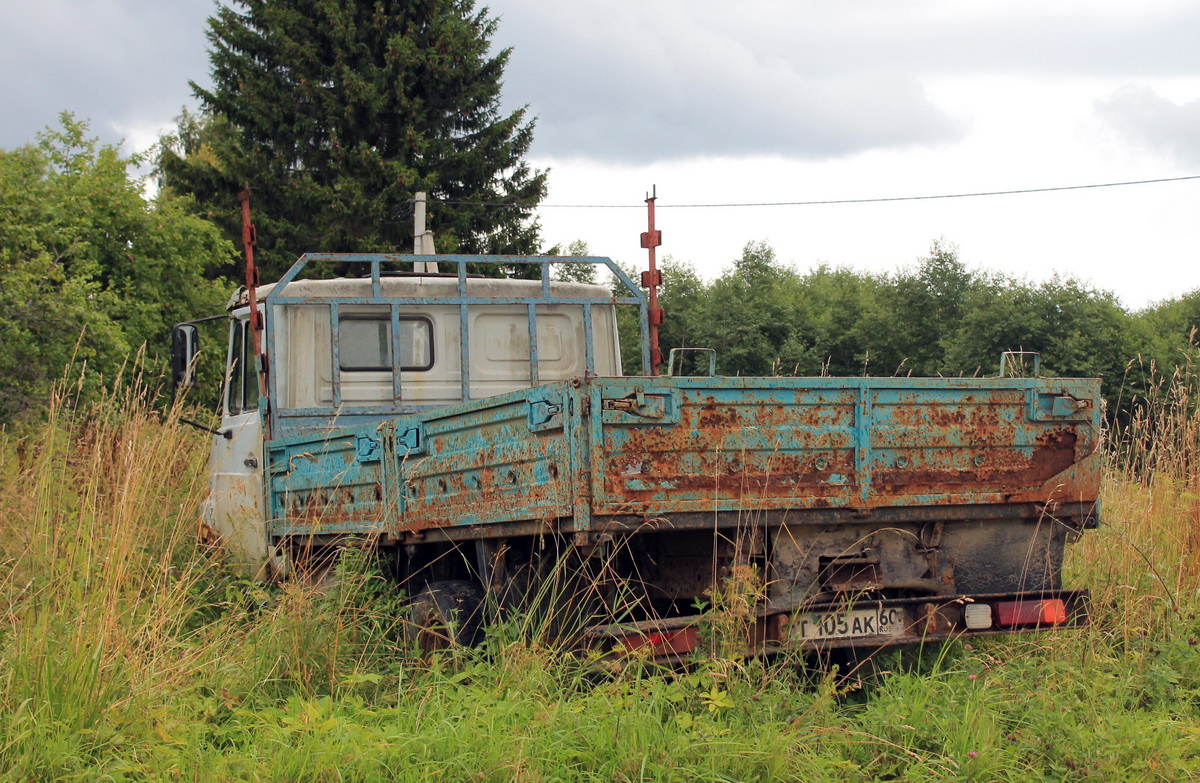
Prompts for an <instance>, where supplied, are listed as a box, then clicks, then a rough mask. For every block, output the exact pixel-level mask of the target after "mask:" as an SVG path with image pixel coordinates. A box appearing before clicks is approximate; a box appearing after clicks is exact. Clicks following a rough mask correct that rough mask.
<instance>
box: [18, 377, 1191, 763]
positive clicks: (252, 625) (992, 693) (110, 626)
mask: <svg viewBox="0 0 1200 783" xmlns="http://www.w3.org/2000/svg"><path fill="white" fill-rule="evenodd" d="M1176 382H1177V383H1185V384H1186V383H1195V378H1194V376H1186V377H1185V376H1181V377H1180V378H1178V379H1177V381H1176ZM1161 388H1162V391H1163V392H1164V393H1165V394H1167V395H1168V396H1165V397H1163V398H1161V404H1162V405H1165V406H1166V407H1165V408H1159V409H1157V410H1158V411H1160V412H1158V413H1155V415H1150V414H1149V413H1147V414H1146V418H1145V419H1144V423H1143V424H1141V425H1139V426H1141V427H1142V429H1140V430H1136V431H1130V432H1127V433H1124V434H1123V436H1122V437H1124V438H1127V439H1128V440H1126V441H1124V443H1126V444H1128V443H1134V442H1136V443H1137V450H1136V453H1135V452H1133V451H1131V450H1130V449H1129V448H1128V447H1127V446H1122V445H1121V443H1122V442H1121V441H1119V440H1118V442H1117V445H1116V446H1114V448H1113V449H1112V452H1113V458H1112V461H1111V465H1110V467H1109V470H1108V478H1107V481H1106V485H1105V490H1104V503H1105V519H1106V524H1105V526H1103V527H1102V528H1101V529H1100V530H1098V531H1091V532H1089V533H1087V534H1086V535H1085V536H1084V538H1083V540H1082V541H1081V542H1080V543H1079V544H1078V545H1076V546H1075V547H1073V548H1072V550H1071V556H1070V561H1069V565H1068V571H1069V573H1068V576H1067V582H1068V583H1069V584H1071V585H1087V586H1090V587H1091V588H1092V590H1093V594H1094V596H1095V606H1094V609H1095V617H1094V622H1093V624H1092V626H1091V627H1090V628H1087V629H1085V630H1082V631H1072V632H1065V631H1064V632H1061V633H1044V634H1037V635H1028V636H1017V637H1010V638H1004V639H994V640H986V641H979V642H975V643H972V644H963V643H951V644H948V645H942V646H939V647H936V648H932V649H928V650H910V651H906V652H904V653H888V654H885V655H882V656H880V657H879V658H877V659H876V661H875V664H874V674H873V675H872V676H871V677H864V678H861V679H860V678H846V677H845V676H844V675H845V672H844V671H841V672H836V673H835V672H826V671H821V670H814V669H812V668H809V667H808V666H806V663H805V661H804V660H802V659H801V658H800V657H799V656H791V657H784V658H780V659H775V660H771V661H759V660H745V659H743V658H741V657H740V656H739V655H737V650H736V648H737V645H736V644H733V643H731V642H728V641H727V642H724V643H722V642H721V641H720V640H721V639H722V638H727V639H732V638H737V637H739V636H740V634H741V633H742V630H741V629H742V628H743V625H744V623H745V621H746V615H747V611H748V606H747V604H746V603H745V600H743V599H745V597H746V595H748V591H746V590H737V589H732V588H735V587H736V585H734V586H731V592H730V593H729V594H728V595H725V594H722V593H719V594H718V595H716V596H714V597H713V603H714V604H715V605H717V606H718V607H719V608H718V609H715V610H714V615H713V618H712V623H711V629H710V633H712V634H713V636H712V638H713V639H714V640H716V641H715V643H712V644H709V645H707V646H706V648H705V649H706V653H705V656H704V657H701V658H699V659H698V660H696V661H694V662H693V663H692V664H691V665H689V666H688V667H686V668H683V669H676V670H674V671H670V672H667V671H661V670H658V669H656V668H654V667H653V666H652V665H650V663H649V662H645V661H640V660H638V659H637V657H636V656H633V658H632V659H631V660H630V664H629V666H628V667H627V668H625V669H624V670H623V671H621V672H605V671H604V670H603V669H602V668H600V667H598V666H596V665H595V664H596V662H595V661H594V660H591V659H589V658H588V657H586V656H582V657H576V656H572V655H569V654H567V653H565V652H563V651H561V650H556V649H554V648H552V647H550V646H547V645H544V644H539V643H537V642H536V641H530V636H531V634H529V633H528V629H527V628H521V627H519V626H520V622H521V618H519V617H518V618H516V619H515V620H514V624H515V625H516V626H518V627H517V628H516V629H515V630H514V629H513V628H512V627H503V626H502V627H500V628H498V629H495V630H493V631H492V632H491V633H490V635H489V637H488V638H487V639H486V640H485V642H484V644H483V646H482V647H481V648H480V649H478V650H462V649H455V650H448V651H443V652H440V653H437V654H434V655H432V656H418V655H415V654H413V653H411V652H409V651H408V650H406V649H405V640H404V634H403V632H402V629H401V627H400V625H399V623H400V621H401V620H402V618H403V610H402V609H401V606H400V602H401V597H400V596H399V594H398V593H397V592H396V590H395V589H394V586H393V585H391V584H390V583H388V582H387V581H385V580H384V579H383V578H382V577H380V576H378V575H377V573H376V572H375V570H374V569H373V568H372V567H371V554H370V552H366V551H364V552H360V553H355V554H354V555H353V556H351V557H348V558H344V559H343V561H342V562H341V563H340V564H339V568H340V570H341V573H340V574H339V575H338V579H336V580H335V581H334V582H333V585H334V586H333V587H332V588H329V589H326V590H323V591H314V590H311V589H308V588H306V587H304V586H303V585H285V586H281V587H279V586H267V585H263V584H258V583H253V582H247V581H243V580H241V579H240V578H238V577H237V576H236V575H234V574H233V573H232V572H230V571H228V570H226V569H225V567H224V566H223V564H222V562H221V559H220V558H219V557H218V556H214V554H213V553H209V552H206V551H204V550H203V549H201V548H200V547H199V546H198V545H197V543H196V536H195V532H196V522H197V520H196V507H197V504H198V500H199V498H200V496H201V493H202V491H203V485H204V477H203V462H204V459H205V456H206V454H205V452H206V443H207V440H206V438H205V437H204V436H202V435H199V434H197V433H196V432H195V431H193V430H188V429H185V428H183V427H180V426H178V425H177V424H175V423H173V422H174V420H175V418H176V416H177V413H178V412H177V411H171V412H168V413H166V414H159V413H157V412H155V411H156V408H155V406H154V405H153V404H152V398H153V394H152V392H151V391H150V390H149V389H148V388H147V386H146V385H145V384H143V383H141V382H140V381H139V380H137V379H133V380H130V381H129V382H127V383H125V384H122V385H119V386H118V391H117V392H114V393H113V394H112V395H111V396H110V397H108V398H106V399H104V400H102V401H101V402H100V403H99V404H97V405H95V406H94V407H91V408H89V409H88V410H86V411H84V410H76V409H74V408H73V407H72V406H71V405H70V404H69V403H68V402H67V400H69V399H70V395H69V394H66V393H64V394H62V395H60V396H59V397H58V398H56V400H55V402H54V404H53V405H52V407H51V411H50V414H49V418H48V420H47V422H46V423H45V424H44V425H43V426H41V427H40V428H38V429H36V431H31V432H30V433H28V434H27V435H26V436H24V437H21V438H18V437H16V436H13V435H10V434H0V775H2V776H3V777H4V778H5V779H11V780H32V779H76V780H94V779H109V780H147V779H149V780H271V781H275V780H296V781H300V780H304V781H308V780H395V779H401V780H596V781H608V780H714V781H716V780H795V779H812V780H946V779H965V780H1013V781H1024V780H1054V781H1060V780H1142V779H1146V780H1152V779H1157V780H1182V779H1188V778H1197V777H1198V775H1197V770H1200V666H1197V665H1196V661H1197V649H1198V648H1197V646H1196V642H1197V639H1198V638H1200V624H1198V623H1197V620H1196V613H1197V611H1198V610H1200V592H1198V591H1200V575H1198V573H1197V556H1198V552H1197V540H1196V530H1197V514H1198V513H1200V506H1198V504H1197V494H1198V493H1197V490H1196V488H1197V482H1198V481H1200V473H1198V470H1197V465H1198V464H1200V462H1198V461H1197V460H1196V456H1197V455H1196V453H1195V448H1196V447H1195V442H1196V440H1195V437H1194V436H1195V432H1196V430H1194V429H1191V427H1192V424H1191V423H1189V422H1187V421H1183V420H1182V419H1181V418H1179V417H1184V416H1187V417H1192V416H1194V415H1195V413H1194V410H1193V408H1194V406H1192V405H1191V403H1190V400H1194V399H1195V395H1194V394H1193V393H1192V391H1191V390H1190V389H1188V388H1179V389H1177V390H1174V391H1172V388H1173V384H1170V383H1164V384H1163V385H1162V387H1161ZM1191 388H1200V386H1193V387H1191ZM1171 394H1174V395H1176V396H1175V397H1171V396H1169V395H1171ZM1189 395H1190V396H1189ZM1185 400H1186V401H1188V402H1187V403H1186V404H1185ZM1156 404H1157V402H1156ZM1164 410H1165V411H1167V412H1166V413H1163V412H1161V411H1164ZM1189 444H1191V445H1189ZM1123 449H1124V450H1123ZM1189 449H1191V450H1189ZM752 576H753V575H752V574H749V575H747V578H748V579H750V578H751V577H752ZM751 581H753V580H751ZM885 672H886V673H885Z"/></svg>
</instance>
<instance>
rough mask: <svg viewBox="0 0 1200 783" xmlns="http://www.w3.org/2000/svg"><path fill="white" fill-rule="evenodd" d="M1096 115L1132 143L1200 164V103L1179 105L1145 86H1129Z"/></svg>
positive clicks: (1102, 103) (1099, 104)
mask: <svg viewBox="0 0 1200 783" xmlns="http://www.w3.org/2000/svg"><path fill="white" fill-rule="evenodd" d="M1096 112H1097V113H1098V114H1099V115H1100V117H1101V118H1103V119H1104V120H1106V121H1107V122H1108V123H1109V124H1111V125H1112V126H1113V127H1114V128H1115V129H1116V130H1117V131H1119V132H1120V133H1121V134H1122V135H1123V136H1125V138H1126V139H1128V140H1129V141H1131V142H1133V143H1135V144H1140V145H1142V146H1145V147H1147V148H1149V149H1151V150H1153V151H1154V152H1158V153H1160V154H1164V155H1167V156H1169V157H1172V158H1174V159H1176V160H1177V161H1179V162H1180V163H1184V164H1187V165H1193V166H1194V165H1200V100H1195V101H1190V102H1188V103H1184V104H1178V103H1175V102H1174V101H1171V100H1169V99H1167V98H1164V97H1162V96H1160V95H1159V94H1158V93H1156V92H1155V91H1154V90H1153V89H1151V88H1149V87H1145V86H1137V85H1126V86H1125V87H1122V88H1121V89H1119V90H1117V91H1116V92H1114V93H1113V94H1112V96H1111V97H1109V98H1108V99H1107V100H1102V101H1097V102H1096Z"/></svg>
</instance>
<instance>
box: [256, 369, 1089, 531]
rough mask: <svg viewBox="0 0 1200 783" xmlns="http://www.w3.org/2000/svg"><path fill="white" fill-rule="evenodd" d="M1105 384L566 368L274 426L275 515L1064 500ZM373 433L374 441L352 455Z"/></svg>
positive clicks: (392, 518)
mask: <svg viewBox="0 0 1200 783" xmlns="http://www.w3.org/2000/svg"><path fill="white" fill-rule="evenodd" d="M1098 399H1099V382H1098V381H1094V380H1080V381H1063V380H1042V379H1028V378H1022V379H910V378H895V379H893V378H849V379H848V378H669V377H668V378H645V377H641V378H589V379H577V380H576V381H572V382H568V383H555V384H546V385H543V386H539V387H536V388H534V389H529V390H525V391H522V392H514V393H510V394H505V395H499V396H497V397H491V398H488V399H485V400H480V401H476V402H469V403H464V404H461V405H455V406H451V407H448V408H442V409H437V410H433V411H426V412H422V413H418V414H415V415H412V416H406V417H400V418H396V419H392V420H389V421H386V422H384V423H383V424H381V425H359V426H356V427H351V428H348V429H342V430H336V431H334V432H332V433H328V434H324V435H321V436H318V437H310V438H307V439H306V438H293V439H288V440H283V441H274V442H272V443H271V444H270V446H269V456H270V463H271V464H270V468H269V471H270V480H271V484H270V492H271V513H272V519H273V520H274V526H273V529H274V531H275V532H276V533H277V534H278V533H281V532H285V531H286V530H291V529H295V530H304V531H307V532H355V531H357V532H363V533H373V532H380V531H383V532H388V533H390V534H414V533H420V532H421V531H425V530H432V529H440V528H449V527H460V526H472V527H477V528H479V530H478V531H477V534H478V535H481V536H486V535H489V534H490V533H489V531H487V530H486V529H484V528H486V526H488V525H506V526H507V525H512V524H514V523H522V522H529V521H551V520H562V521H563V523H564V524H565V525H566V526H567V527H569V528H570V529H572V530H574V531H587V530H603V529H605V527H606V524H607V521H608V520H612V521H613V522H614V524H616V525H618V526H621V525H626V522H624V521H622V520H629V519H634V520H636V519H641V520H644V521H646V522H649V521H654V520H667V523H668V524H669V520H671V519H672V518H678V519H683V518H685V517H688V516H690V515H695V514H704V513H707V514H712V513H714V512H731V513H732V514H733V515H734V516H736V515H738V514H742V513H747V512H755V513H758V514H773V513H780V512H782V513H785V514H787V515H790V518H789V522H794V523H800V522H803V514H804V513H806V512H813V513H814V514H816V513H819V512H829V511H844V512H848V513H852V514H855V515H858V516H859V517H864V516H865V515H869V514H871V513H873V511H874V510H876V509H880V510H882V509H904V508H910V509H935V508H943V507H955V506H962V507H968V506H969V507H979V506H981V505H1016V504H1023V505H1031V506H1032V507H1034V508H1043V507H1045V508H1048V509H1049V510H1050V511H1053V510H1054V509H1055V508H1056V507H1057V506H1058V505H1061V504H1072V507H1073V508H1075V509H1076V511H1077V510H1078V507H1081V506H1082V507H1084V508H1087V507H1088V506H1089V504H1094V503H1095V502H1096V498H1097V496H1098V491H1099V456H1098V448H1099V445H1100V417H1099V416H1100V415H1099V410H1098V407H1099V406H1098V404H1097V403H1096V401H1097V400H1098ZM414 432H419V433H420V435H419V437H418V436H415V435H412V434H411V433H414ZM371 438H375V439H377V440H378V442H379V444H380V445H379V452H378V454H379V459H378V460H376V459H374V458H373V457H372V456H370V455H367V456H366V457H364V455H362V454H361V451H362V449H363V448H364V446H363V444H364V442H368V441H370V439H371ZM414 438H417V439H418V440H419V441H420V443H419V448H417V445H418V444H416V443H414V442H413V439H414ZM364 439H365V440H364ZM1072 513H1075V512H1072ZM626 526H627V525H626Z"/></svg>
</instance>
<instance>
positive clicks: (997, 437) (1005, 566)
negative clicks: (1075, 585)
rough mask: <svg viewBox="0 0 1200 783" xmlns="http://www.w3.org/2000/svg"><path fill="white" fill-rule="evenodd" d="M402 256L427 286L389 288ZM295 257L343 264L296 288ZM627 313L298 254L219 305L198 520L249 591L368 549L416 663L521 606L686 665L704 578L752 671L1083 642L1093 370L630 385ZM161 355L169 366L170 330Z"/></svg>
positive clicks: (586, 294) (493, 283)
mask: <svg viewBox="0 0 1200 783" xmlns="http://www.w3.org/2000/svg"><path fill="white" fill-rule="evenodd" d="M414 259H415V260H417V261H430V262H436V263H438V264H440V267H439V268H441V269H443V270H450V271H443V272H442V273H436V274H430V273H425V274H421V273H414V272H400V273H394V272H393V273H389V268H391V267H397V266H406V267H407V265H410V264H412V262H413V261H414ZM486 262H494V263H501V264H506V265H508V266H509V268H513V267H515V266H518V265H524V266H525V267H532V268H533V270H534V277H535V278H536V279H495V278H486V277H478V276H475V275H471V274H468V265H469V264H478V263H486ZM318 263H334V264H337V265H339V267H338V268H339V269H342V270H346V269H352V270H363V271H362V272H358V271H353V272H352V273H351V274H347V275H346V276H344V277H338V278H333V279H303V278H304V275H303V273H304V272H305V270H306V269H307V268H308V267H310V266H311V265H314V264H318ZM558 264H594V265H597V266H598V267H600V268H604V269H608V270H609V271H610V272H611V273H612V275H613V276H614V277H615V279H616V280H618V281H619V287H620V288H622V289H623V291H622V292H621V293H620V295H614V293H613V292H612V291H611V290H610V289H608V288H607V287H604V286H598V285H588V284H582V283H575V282H565V281H558V280H553V279H552V267H553V266H555V265H558ZM647 301H648V300H647V296H646V293H645V291H644V290H643V289H642V288H641V287H640V286H638V285H637V284H636V283H634V282H633V281H632V280H631V279H630V278H629V277H628V276H627V275H626V274H625V273H624V272H622V271H621V269H620V268H619V267H618V266H617V265H616V264H614V263H613V262H612V261H611V260H609V259H605V258H560V257H549V256H544V257H517V258H514V257H480V256H469V257H468V256H437V257H427V258H421V257H414V256H384V255H369V254H361V255H345V254H309V255H305V256H303V257H301V258H300V259H299V260H298V261H297V262H296V264H295V265H294V266H293V267H292V269H291V270H290V271H289V272H288V273H287V274H286V275H284V276H283V278H282V279H281V280H279V281H278V282H277V283H274V284H271V285H264V286H260V287H258V288H257V290H255V288H254V287H251V288H249V289H243V290H242V291H240V292H239V293H238V294H237V295H235V297H234V299H233V301H231V302H230V306H229V316H228V317H229V345H228V357H227V358H228V361H227V366H228V371H227V382H226V384H225V387H224V388H225V391H224V404H223V415H222V420H221V425H220V428H219V429H218V430H216V431H214V432H215V434H214V436H213V439H212V454H211V462H210V471H211V492H210V494H209V495H208V498H207V500H206V501H205V504H204V508H203V520H204V524H205V526H207V528H208V530H209V532H210V534H211V535H212V536H213V537H214V538H215V539H217V540H219V541H220V542H222V544H223V546H224V547H225V549H226V550H227V551H228V552H229V553H230V554H231V555H232V556H233V557H234V558H235V559H237V560H240V561H242V562H244V563H246V564H248V565H249V566H250V567H251V568H253V569H254V570H255V571H256V572H258V573H260V574H273V575H284V574H287V573H289V572H292V571H294V570H297V569H318V568H320V567H321V565H322V564H323V563H326V564H327V563H328V562H329V557H330V553H333V552H336V551H337V550H338V548H339V547H343V546H346V545H349V544H357V545H364V544H365V545H370V546H372V547H374V548H375V550H376V551H377V552H378V553H379V555H380V557H381V559H382V560H383V561H384V563H385V565H386V568H387V570H388V571H389V572H390V573H391V574H393V575H394V576H395V578H396V580H397V583H398V584H399V585H401V586H402V589H404V590H406V592H407V594H408V595H409V596H413V602H412V603H413V615H412V623H413V624H414V625H415V626H417V627H418V631H419V634H420V638H421V639H423V640H424V641H425V642H426V643H431V642H430V640H431V639H434V640H436V639H443V640H449V641H458V642H469V641H472V640H473V639H475V638H477V635H478V631H479V624H480V617H483V619H484V621H486V620H487V619H489V618H490V617H492V616H495V615H496V614H499V613H503V612H504V611H507V610H510V609H516V610H521V609H525V610H529V609H531V608H533V607H535V606H537V607H541V608H549V609H550V610H552V611H558V612H559V613H560V617H569V618H571V622H570V624H569V625H572V626H574V627H573V628H568V627H567V626H566V625H562V624H560V625H559V626H558V627H559V628H560V629H561V630H563V632H564V633H575V635H574V636H572V637H571V638H572V639H574V640H575V641H578V642H581V643H587V642H592V643H596V644H603V645H606V646H607V649H609V650H610V651H616V652H617V653H621V652H622V651H625V652H628V651H629V650H632V649H636V648H649V652H650V654H652V655H661V656H672V655H680V654H686V653H687V652H689V651H691V650H692V649H694V648H695V646H696V645H697V639H698V634H697V629H698V628H699V627H701V625H702V612H701V609H702V608H703V607H705V606H711V605H712V604H713V602H714V601H715V600H717V598H718V597H719V596H720V595H722V593H721V591H722V589H723V588H722V585H725V584H728V583H729V582H730V581H731V580H736V581H739V583H740V585H741V587H742V589H744V590H748V594H749V595H750V606H751V610H750V613H749V618H750V619H749V622H748V631H747V634H746V636H747V639H746V644H747V645H748V647H749V649H750V650H752V651H770V650H773V649H786V648H792V649H795V648H837V647H870V648H877V647H882V646H887V645H891V644H899V643H908V642H916V641H922V640H942V639H948V638H954V637H968V636H974V635H983V634H998V633H1011V632H1016V631H1024V630H1032V629H1046V628H1052V627H1069V626H1074V625H1080V624H1083V623H1084V622H1086V616H1087V593H1086V591H1084V590H1073V589H1064V588H1063V586H1062V583H1061V571H1062V563H1063V553H1064V545H1066V544H1068V543H1070V542H1072V541H1073V540H1074V539H1076V538H1077V537H1078V536H1079V535H1080V534H1081V532H1082V531H1083V530H1085V529H1087V528H1091V527H1094V526H1095V525H1096V524H1097V521H1098V503H1097V496H1098V490H1099V483H1100V459H1101V456H1100V452H1099V447H1100V440H1101V414H1100V400H1099V391H1100V384H1099V381H1098V380H1097V379H1060V378H1041V377H1036V373H1033V374H1026V375H1027V376H1030V377H1005V375H1006V374H1008V373H1006V372H1005V367H1004V366H1003V361H1002V367H1001V375H1000V377H995V378H908V377H893V378H887V377H859V378H830V377H814V378H800V377H769V378H744V377H719V376H717V375H715V374H714V373H712V372H711V368H712V366H713V365H712V363H711V362H709V363H708V367H709V372H708V373H704V374H700V375H690V376H686V377H684V376H682V375H680V374H679V373H678V372H675V373H674V374H671V373H670V372H668V374H667V375H655V374H653V373H654V370H655V367H654V366H653V365H652V363H651V357H652V353H651V351H650V349H649V347H648V345H647V343H648V340H647V335H648V333H649V326H650V323H649V322H650V321H651V320H653V316H652V315H651V313H652V312H653V311H652V310H650V309H648V307H647ZM622 307H628V308H630V312H636V313H637V314H638V316H639V318H640V330H641V338H642V339H641V346H640V350H641V354H642V368H643V374H642V375H640V376H627V377H622V375H621V356H620V343H619V341H618V329H617V326H618V309H619V308H622ZM255 313H257V314H258V315H257V317H256V316H255ZM175 337H176V339H175V359H176V360H177V362H178V364H177V367H178V368H179V371H180V372H182V373H183V374H185V375H186V368H187V365H188V362H189V361H191V359H192V358H193V357H194V354H195V351H196V339H195V327H194V326H192V325H190V324H184V325H180V326H179V327H177V330H176V335H175ZM256 355H257V356H256ZM704 358H707V357H704ZM702 364H703V363H702ZM1010 364H1011V363H1010ZM672 367H674V361H673V362H672ZM576 632H577V633H576ZM646 652H647V651H646V650H643V651H642V653H643V654H645V653H646Z"/></svg>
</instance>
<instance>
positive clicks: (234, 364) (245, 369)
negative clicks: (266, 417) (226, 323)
mask: <svg viewBox="0 0 1200 783" xmlns="http://www.w3.org/2000/svg"><path fill="white" fill-rule="evenodd" d="M229 341H230V343H229V347H230V350H229V374H228V378H229V383H228V387H227V388H228V396H227V398H226V408H227V409H228V411H229V413H230V414H231V415H232V414H238V413H244V412H246V411H252V410H256V409H257V408H258V373H257V371H256V369H255V367H256V365H255V361H254V336H253V335H252V334H250V330H249V329H248V328H247V325H246V321H244V320H240V319H239V320H235V321H234V322H233V328H232V330H231V331H230V336H229Z"/></svg>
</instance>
